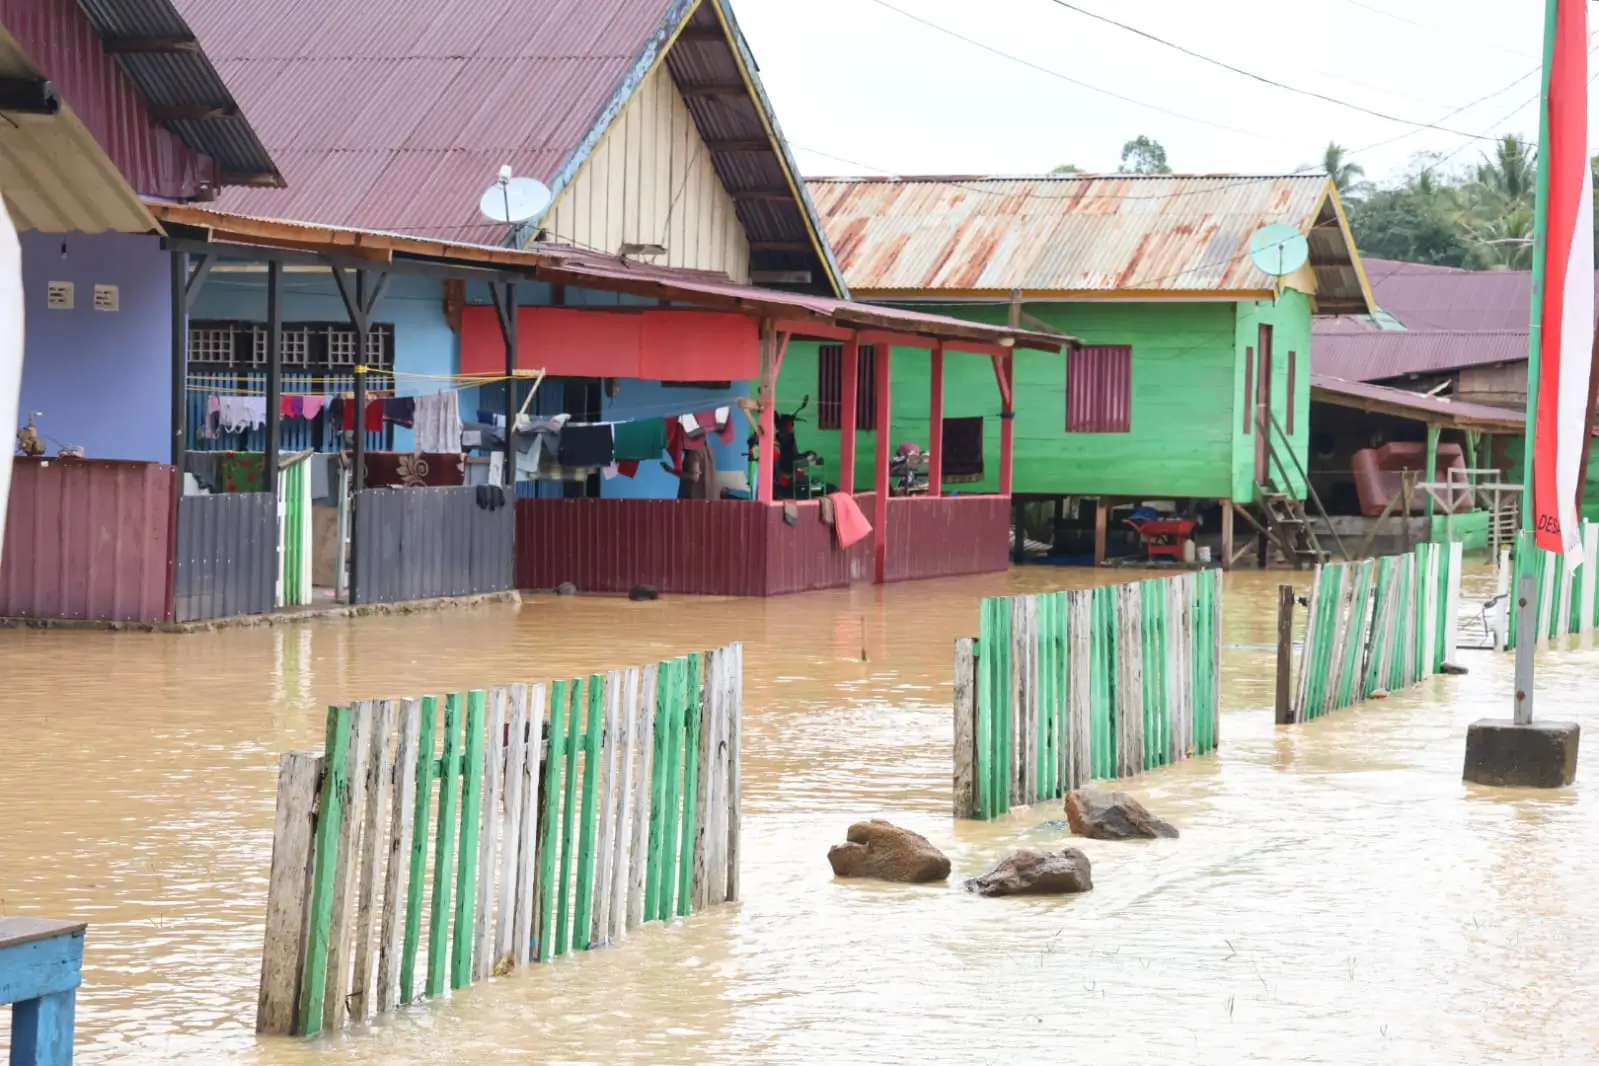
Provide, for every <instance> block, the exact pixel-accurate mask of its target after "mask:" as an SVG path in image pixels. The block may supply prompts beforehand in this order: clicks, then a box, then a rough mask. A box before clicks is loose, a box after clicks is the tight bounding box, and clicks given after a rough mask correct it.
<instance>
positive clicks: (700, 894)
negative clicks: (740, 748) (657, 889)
mask: <svg viewBox="0 0 1599 1066" xmlns="http://www.w3.org/2000/svg"><path fill="white" fill-rule="evenodd" d="M720 655H721V653H720V652H718V651H715V650H712V651H707V652H706V653H705V654H704V655H703V656H700V657H699V658H700V661H701V663H702V664H703V671H702V674H701V679H700V686H699V692H698V693H697V694H693V698H694V699H695V700H696V702H697V703H698V717H699V728H698V729H697V730H696V735H695V738H694V743H693V745H691V746H690V748H689V749H688V750H689V751H690V752H691V753H692V754H693V760H694V765H695V766H696V767H697V771H696V773H695V778H694V792H693V796H692V797H691V798H692V799H693V802H694V834H693V852H692V854H691V855H690V856H689V861H688V863H687V867H688V871H689V874H688V876H689V888H688V901H689V906H690V909H692V910H696V911H698V910H704V909H705V907H706V905H707V904H708V903H709V902H710V897H709V896H708V895H707V893H706V887H705V886H706V883H707V882H708V880H709V872H708V869H709V862H710V839H711V834H712V833H713V832H714V829H713V827H712V824H711V822H712V820H711V796H712V795H713V794H714V793H715V789H716V770H715V766H714V761H715V752H716V708H717V704H718V700H719V695H718V692H717V683H718V675H717V671H718V670H719V668H720V667H719V662H720V660H719V658H718V657H719V656H720Z"/></svg>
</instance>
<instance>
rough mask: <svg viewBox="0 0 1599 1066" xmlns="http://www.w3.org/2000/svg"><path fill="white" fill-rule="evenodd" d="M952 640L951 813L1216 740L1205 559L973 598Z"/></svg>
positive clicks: (1217, 594)
mask: <svg viewBox="0 0 1599 1066" xmlns="http://www.w3.org/2000/svg"><path fill="white" fill-rule="evenodd" d="M981 624H982V629H981V635H980V637H978V638H977V639H975V640H974V639H972V638H963V639H961V640H958V641H956V644H955V777H954V808H955V817H957V818H985V819H986V818H994V817H996V816H998V815H1001V814H1004V813H1005V812H1007V811H1009V810H1010V809H1011V807H1012V806H1013V805H1028V804H1033V803H1037V802H1039V801H1040V800H1053V799H1059V798H1061V797H1062V796H1064V795H1065V794H1066V793H1067V792H1068V791H1070V790H1072V789H1075V788H1081V787H1082V786H1083V785H1084V784H1086V783H1087V782H1088V781H1089V780H1091V779H1095V778H1116V777H1127V776H1130V775H1132V774H1136V773H1139V772H1140V771H1143V770H1152V769H1154V768H1156V767H1158V766H1165V765H1167V764H1169V763H1174V762H1177V761H1179V760H1181V759H1185V758H1189V757H1191V756H1193V755H1202V754H1206V753H1208V752H1211V751H1214V750H1215V749H1216V743H1217V726H1218V723H1219V714H1218V711H1219V709H1220V705H1221V670H1220V665H1221V577H1220V572H1219V571H1216V570H1204V571H1200V572H1197V573H1187V574H1181V575H1178V576H1176V577H1168V578H1152V579H1150V580H1147V581H1135V582H1131V583H1128V584H1123V585H1107V586H1104V587H1101V588H1096V589H1082V590H1077V591H1071V592H1054V593H1047V594H1043V595H1037V596H1015V597H1009V598H991V599H985V600H983V602H982V623H981Z"/></svg>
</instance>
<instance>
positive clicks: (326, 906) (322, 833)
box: [296, 707, 352, 1036]
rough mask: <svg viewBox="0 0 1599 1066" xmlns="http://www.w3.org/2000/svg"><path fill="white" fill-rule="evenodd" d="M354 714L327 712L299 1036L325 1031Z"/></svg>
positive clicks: (338, 710) (336, 709) (339, 709)
mask: <svg viewBox="0 0 1599 1066" xmlns="http://www.w3.org/2000/svg"><path fill="white" fill-rule="evenodd" d="M351 718H352V715H351V713H350V708H348V707H329V708H328V719H327V733H326V737H325V739H324V742H323V747H322V751H323V760H322V795H321V800H320V802H319V803H318V814H317V823H316V875H315V880H313V881H312V884H311V928H310V930H309V931H308V933H309V935H308V937H307V939H306V946H305V967H304V969H303V970H302V971H301V973H302V975H303V976H302V978H301V980H300V1022H299V1025H298V1027H297V1028H296V1031H297V1032H298V1033H300V1034H301V1035H302V1036H315V1035H316V1034H317V1033H320V1032H321V1031H322V1003H323V996H324V994H325V992H324V990H325V988H326V985H327V974H328V949H329V947H330V945H329V943H328V937H329V935H330V934H331V932H332V928H333V898H334V894H335V890H336V888H337V885H336V883H335V882H336V881H337V875H338V869H339V822H340V821H342V817H341V816H342V815H343V813H344V806H345V803H346V802H347V801H348V799H349V791H350V770H349V757H350V728H351Z"/></svg>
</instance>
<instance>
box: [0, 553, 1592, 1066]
mask: <svg viewBox="0 0 1599 1066" xmlns="http://www.w3.org/2000/svg"><path fill="white" fill-rule="evenodd" d="M1108 579H1109V577H1108V576H1107V575H1091V574H1087V573H1083V572H1074V571H1051V570H1044V569H1035V570H1028V571H1017V572H1013V573H1011V574H1009V575H995V576H992V577H986V578H977V579H959V580H949V581H940V582H923V583H916V584H907V585H900V586H894V587H889V588H887V589H877V588H873V587H870V586H865V585H861V586H857V587H856V588H854V589H851V590H847V591H836V592H825V593H815V594H810V595H805V596H793V597H786V598H782V599H774V600H770V601H764V602H763V601H751V600H670V599H669V600H664V601H661V602H659V603H652V604H631V603H626V602H623V601H618V600H609V599H586V598H578V599H564V600H557V599H539V600H535V601H532V602H530V603H528V604H527V605H525V606H523V607H522V608H521V609H520V610H518V609H515V608H484V609H480V610H474V611H461V612H450V613H442V614H433V615H415V616H409V617H396V618H369V619H360V620H356V621H325V622H319V623H314V624H308V625H302V626H296V627H286V628H279V629H244V630H233V631H224V632H221V633H215V634H204V635H191V636H151V635H142V634H86V633H58V632H14V631H8V632H0V676H3V677H4V678H5V680H6V684H5V686H4V687H3V690H0V715H3V718H4V722H5V733H4V736H5V741H4V749H3V757H0V909H3V913H6V914H40V915H49V916H56V917H77V918H82V919H86V920H87V921H88V922H89V923H90V929H89V938H88V945H89V946H88V956H87V966H86V970H85V980H86V985H85V987H84V989H83V991H82V993H81V995H80V999H79V1023H78V1048H79V1051H78V1061H79V1062H83V1063H110V1062H116V1063H143V1062H175V1061H182V1062H207V1063H211V1062H244V1063H261V1064H284V1066H289V1064H305V1063H326V1062H332V1061H339V1062H351V1063H380V1062H381V1063H386V1064H387V1063H394V1064H409V1063H432V1062H440V1063H442V1062H450V1063H473V1064H475V1063H485V1064H486V1063H501V1062H505V1061H524V1062H533V1063H544V1062H549V1063H579V1062H585V1063H613V1062H662V1063H707V1064H719V1063H727V1064H738V1066H746V1064H748V1063H846V1062H848V1063H856V1062H858V1063H907V1064H917V1066H925V1064H929V1063H982V1062H1025V1063H1032V1062H1047V1063H1057V1062H1063V1061H1073V1062H1092V1063H1095V1064H1096V1066H1113V1064H1120V1063H1128V1064H1134V1063H1153V1062H1159V1063H1168V1064H1170V1063H1218V1064H1233V1063H1237V1062H1244V1061H1251V1062H1272V1063H1281V1062H1312V1063H1320V1062H1327V1063H1340V1064H1346V1063H1364V1062H1396V1063H1399V1062H1403V1063H1439V1064H1451V1066H1453V1064H1459V1063H1501V1062H1503V1063H1510V1062H1515V1063H1530V1062H1538V1063H1567V1062H1569V1063H1579V1062H1592V1061H1596V1059H1599V1015H1596V1013H1595V1011H1594V1010H1593V1006H1592V1005H1593V1004H1594V1002H1595V1001H1596V999H1599V922H1596V921H1595V920H1594V917H1593V915H1594V906H1593V903H1592V900H1593V898H1594V892H1595V886H1596V885H1599V811H1596V809H1595V807H1596V804H1595V801H1594V798H1593V797H1594V795H1595V787H1596V782H1599V738H1594V737H1591V738H1590V739H1589V743H1588V744H1587V745H1586V746H1585V750H1584V754H1583V759H1582V765H1581V769H1580V771H1579V780H1578V785H1577V787H1576V788H1575V789H1571V790H1567V791H1565V792H1560V793H1553V794H1534V793H1496V792H1491V791H1487V790H1478V789H1474V788H1469V787H1466V786H1463V785H1462V784H1461V782H1460V765H1461V753H1462V746H1463V738H1464V735H1465V728H1466V724H1467V723H1468V722H1470V721H1471V720H1472V719H1474V718H1477V717H1481V716H1484V715H1499V714H1504V713H1506V712H1507V711H1508V707H1509V685H1510V670H1511V662H1510V657H1509V656H1503V655H1495V654H1492V653H1488V652H1466V653H1463V655H1462V659H1463V661H1464V662H1465V663H1466V664H1467V665H1468V666H1469V667H1470V668H1471V671H1472V673H1471V676H1470V677H1466V678H1435V679H1433V680H1431V681H1429V682H1427V683H1425V684H1424V685H1422V686H1421V687H1420V688H1418V689H1415V690H1413V691H1410V692H1405V693H1401V694H1398V695H1396V696H1395V697H1394V698H1392V699H1389V700H1387V701H1383V702H1374V703H1370V704H1365V705H1362V706H1358V707H1356V708H1352V709H1349V710H1345V711H1341V712H1338V713H1337V714H1335V715H1333V716H1331V717H1330V718H1327V719H1324V720H1322V721H1320V722H1317V723H1314V724H1311V725H1308V726H1303V727H1298V728H1293V729H1277V728H1275V727H1273V725H1272V724H1271V710H1270V704H1271V698H1272V691H1273V681H1272V676H1273V675H1272V669H1273V668H1272V656H1271V654H1270V653H1269V652H1268V651H1266V650H1264V649H1263V646H1264V645H1266V644H1267V643H1268V642H1269V641H1271V640H1272V639H1273V637H1272V634H1273V632H1274V621H1273V614H1274V610H1275V586H1276V584H1277V582H1278V581H1279V580H1281V577H1280V576H1279V575H1275V574H1270V575H1259V574H1248V573H1241V574H1233V575H1229V576H1228V579H1227V591H1226V638H1227V640H1228V641H1229V643H1230V644H1231V645H1233V646H1234V647H1233V648H1232V649H1231V650H1229V651H1228V652H1227V653H1226V654H1225V656H1224V679H1223V687H1224V701H1223V703H1224V707H1225V712H1224V715H1223V721H1222V726H1221V737H1222V749H1221V753H1220V755H1219V756H1217V757H1211V758H1203V759H1197V760H1193V761H1190V762H1188V763H1185V764H1182V765H1180V766H1177V767H1174V768H1171V769H1168V770H1163V771H1159V772H1155V773H1151V774H1147V775H1144V776H1143V777H1140V778H1138V779H1137V780H1136V781H1135V782H1134V783H1133V785H1132V787H1133V788H1134V789H1135V790H1136V791H1137V792H1138V793H1139V794H1140V795H1142V796H1143V797H1145V798H1146V800H1147V802H1148V803H1149V804H1150V806H1151V807H1153V808H1154V809H1155V810H1156V811H1157V812H1158V813H1160V814H1162V815H1164V816H1166V817H1167V818H1169V819H1170V820H1172V821H1174V822H1176V823H1177V824H1178V825H1180V826H1181V827H1182V830H1183V836H1182V839H1181V840H1179V841H1175V842H1165V841H1163V842H1160V843H1158V844H1153V845H1141V844H1121V845H1116V844H1104V843H1098V842H1093V841H1088V842H1085V843H1082V844H1081V846H1082V847H1083V848H1084V850H1086V851H1087V852H1088V853H1089V855H1090V856H1091V858H1092V859H1093V862H1094V880H1095V882H1096V886H1097V887H1096V889H1095V891H1094V892H1093V893H1091V894H1089V895H1087V896H1083V897H1078V898H1074V899H1066V900H1060V899H1054V900H981V899H976V898H973V897H970V896H967V895H966V894H965V893H963V892H961V891H960V890H959V888H958V880H952V883H951V885H950V886H948V887H944V886H937V887H918V888H911V887H902V886H890V885H877V884H861V883H848V882H840V881H834V880H833V879H832V877H831V875H830V872H829V870H828V867H827V863H826V860H825V858H824V856H825V853H826V850H827V847H828V845H829V844H831V843H834V842H836V841H838V840H840V839H841V838H842V836H843V832H844V829H845V827H846V826H847V825H848V824H849V823H850V822H851V821H853V820H855V819H858V818H863V817H869V816H887V817H890V818H892V819H894V820H896V821H898V822H901V823H903V824H905V825H907V826H910V827H912V828H915V829H917V830H919V831H920V832H923V833H925V834H926V835H927V836H929V837H930V838H932V840H933V841H934V842H935V843H937V844H939V845H940V846H941V847H943V848H945V850H946V851H947V852H948V854H949V855H950V857H951V859H952V860H953V863H954V868H955V872H956V877H957V878H959V877H962V876H971V875H974V874H977V873H980V872H982V870H983V869H984V868H985V867H986V866H987V865H988V864H990V863H991V862H993V861H995V860H997V859H998V858H1000V857H1001V856H1003V855H1004V854H1006V853H1007V852H1008V851H1009V850H1011V849H1014V848H1015V847H1018V846H1021V845H1023V844H1031V845H1058V844H1059V843H1061V842H1063V840H1064V835H1063V832H1064V831H1063V828H1062V827H1060V826H1059V825H1057V824H1054V822H1053V820H1054V819H1058V818H1060V817H1061V815H1060V812H1059V811H1058V810H1055V809H1035V810H1022V811H1019V812H1017V813H1015V814H1014V815H1012V816H1011V817H1009V818H1007V819H1004V820H1001V821H999V822H996V823H992V824H980V823H962V824H959V825H957V824H955V823H954V822H952V820H951V819H950V817H949V813H948V812H949V778H950V754H949V745H950V711H949V691H948V685H949V679H950V673H951V641H952V640H953V638H955V637H957V636H960V635H968V634H971V633H972V632H974V630H975V628H976V625H977V599H978V597H979V596H981V595H985V594H1005V593H1015V592H1022V591H1033V590H1042V589H1046V588H1051V587H1060V586H1061V585H1062V583H1066V582H1071V581H1074V580H1075V581H1085V580H1108ZM1485 580H1486V579H1485V578H1483V577H1482V576H1481V575H1473V577H1472V579H1471V581H1470V583H1469V588H1470V589H1471V590H1472V591H1475V592H1477V593H1479V594H1480V593H1481V592H1482V591H1483V589H1484V587H1485V586H1484V582H1485ZM1468 598H1469V597H1468ZM734 639H738V640H742V641H744V642H745V645H746V652H745V668H746V677H745V707H746V712H745V730H744V737H745V740H744V744H745V749H744V751H745V754H744V789H745V791H744V818H745V821H744V841H745V863H744V868H743V869H744V873H743V882H744V885H743V894H744V901H743V902H742V903H740V904H738V905H736V906H733V907H727V908H722V909H720V910H717V911H713V912H710V913H707V914H703V915H699V916H696V917H694V918H691V919H689V920H687V921H682V922H678V923H675V924H673V925H671V926H665V927H663V926H652V927H649V928H648V929H646V930H644V931H642V932H641V933H640V934H638V935H635V936H633V937H631V938H630V939H629V940H628V941H627V942H626V943H624V944H623V945H621V946H619V947H615V948H610V949H607V950H604V951H595V952H592V953H588V954H585V955H583V956H581V957H576V958H571V959H567V960H562V961H561V962H559V963H557V964H555V965H547V966H534V967H531V968H529V969H527V970H525V971H523V972H521V973H519V974H516V975H513V976H512V977H510V978H508V979H503V980H496V981H493V982H491V983H488V984H485V985H480V986H477V987H474V988H472V989H471V990H469V991H467V992H464V993H459V994H457V995H455V996H454V997H452V998H450V999H446V1000H442V1001H440V1002H437V1003H434V1004H430V1005H427V1006H423V1007H418V1008H411V1009H408V1010H405V1011H402V1012H401V1013H399V1014H397V1015H392V1016H390V1017H388V1018H387V1019H385V1020H384V1021H383V1022H381V1023H379V1024H377V1025H375V1026H372V1027H368V1028H364V1029H362V1030H359V1031H354V1032H351V1033H348V1034H346V1035H344V1036H342V1037H338V1038H334V1039H331V1040H323V1041H318V1042H306V1041H301V1040H291V1039H271V1040H258V1039H257V1038H256V1037H255V1035H254V1033H253V1031H252V1029H253V1021H254V1011H255V993H256V979H257V976H258V970H259V965H260V949H261V942H260V937H261V920H262V914H263V909H264V902H265V891H266V881H265V878H266V870H267V864H268V859H269V855H270V850H271V822H272V804H273V785H274V774H275V766H276V759H277V754H278V753H279V752H281V751H284V750H288V749H292V748H308V747H315V746H317V745H318V744H319V742H320V737H321V729H322V719H323V711H324V707H325V705H326V704H328V703H329V702H342V701H347V700H349V699H352V698H362V697H376V696H383V695H400V694H420V693H423V692H443V691H448V690H452V689H464V688H468V687H474V686H485V685H493V684H499V683H504V682H508V681H513V680H543V679H547V678H550V677H553V676H557V675H562V674H571V673H576V672H583V673H587V672H589V671H592V670H595V669H601V668H606V667H612V666H622V665H630V664H635V663H642V662H645V661H648V660H654V659H658V658H661V657H663V656H667V655H671V654H676V653H679V652H683V651H687V650H691V649H703V648H706V647H710V646H714V645H717V644H720V643H723V642H725V641H729V640H734ZM863 651H864V658H863ZM1596 679H1599V654H1596V653H1595V652H1594V651H1592V650H1586V649H1580V648H1573V649H1569V650H1562V651H1554V652H1551V653H1548V654H1546V655H1544V656H1543V657H1542V659H1541V662H1540V683H1539V698H1540V701H1541V713H1543V714H1544V715H1552V714H1555V713H1557V712H1558V713H1559V714H1560V715H1561V716H1564V717H1576V718H1577V719H1578V720H1580V721H1582V722H1583V724H1584V726H1585V727H1587V728H1588V730H1589V731H1590V732H1591V731H1592V728H1593V727H1594V726H1595V724H1596V716H1595V715H1594V714H1592V713H1591V712H1590V710H1589V708H1590V707H1592V706H1593V700H1592V698H1591V693H1592V691H1593V686H1594V683H1595V681H1596Z"/></svg>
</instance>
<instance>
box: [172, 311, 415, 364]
mask: <svg viewBox="0 0 1599 1066" xmlns="http://www.w3.org/2000/svg"><path fill="white" fill-rule="evenodd" d="M267 337H268V333H267V328H266V326H265V325H264V324H262V323H260V322H240V321H231V322H230V321H195V322H191V323H190V324H189V364H190V365H191V366H197V367H200V368H201V369H203V370H205V371H206V372H218V371H225V370H228V371H249V370H264V369H266V365H267ZM355 349H356V343H355V329H354V327H352V326H349V325H346V324H340V323H336V322H318V323H296V324H294V325H285V326H284V327H283V366H284V368H285V369H288V368H292V369H294V370H305V371H309V372H312V373H326V372H329V371H332V372H335V373H349V372H350V371H351V370H352V369H354V367H355V366H356V364H357V363H358V362H360V363H364V364H365V365H366V366H370V367H373V368H375V369H382V370H387V369H390V368H391V367H393V366H394V326H392V325H390V324H389V323H386V322H383V323H374V324H373V326H372V330H371V332H369V333H368V334H367V336H366V358H365V359H362V360H357V359H356V357H355Z"/></svg>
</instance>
